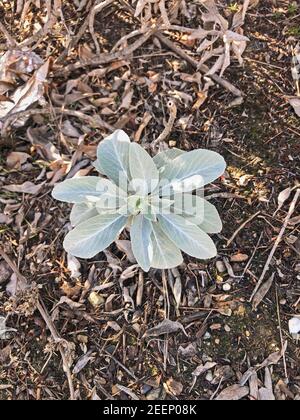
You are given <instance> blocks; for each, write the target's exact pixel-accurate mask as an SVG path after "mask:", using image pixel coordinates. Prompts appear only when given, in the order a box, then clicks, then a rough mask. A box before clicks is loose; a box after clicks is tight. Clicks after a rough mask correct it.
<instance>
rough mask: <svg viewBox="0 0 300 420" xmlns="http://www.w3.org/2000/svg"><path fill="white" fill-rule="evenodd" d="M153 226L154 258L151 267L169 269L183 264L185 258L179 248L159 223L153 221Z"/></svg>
mask: <svg viewBox="0 0 300 420" xmlns="http://www.w3.org/2000/svg"><path fill="white" fill-rule="evenodd" d="M152 227H153V231H152V235H151V240H152V243H153V259H152V262H151V267H153V268H157V269H161V270H167V269H170V268H175V267H178V266H179V265H181V264H182V262H183V258H182V254H181V252H180V250H179V248H178V247H177V246H176V245H175V244H174V243H173V242H172V241H170V239H169V238H168V237H167V235H166V234H165V233H164V232H163V231H162V229H161V228H160V226H159V224H158V223H153V224H152Z"/></svg>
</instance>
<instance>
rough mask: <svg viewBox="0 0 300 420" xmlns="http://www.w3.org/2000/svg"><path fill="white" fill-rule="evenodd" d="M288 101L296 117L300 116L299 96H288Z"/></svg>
mask: <svg viewBox="0 0 300 420" xmlns="http://www.w3.org/2000/svg"><path fill="white" fill-rule="evenodd" d="M289 103H290V104H291V105H292V107H293V108H294V111H295V112H296V114H297V115H298V117H300V98H298V97H296V98H290V99H289Z"/></svg>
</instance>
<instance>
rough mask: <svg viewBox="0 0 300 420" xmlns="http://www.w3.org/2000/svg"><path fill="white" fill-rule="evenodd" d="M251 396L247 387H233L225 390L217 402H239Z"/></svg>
mask: <svg viewBox="0 0 300 420" xmlns="http://www.w3.org/2000/svg"><path fill="white" fill-rule="evenodd" d="M247 395H249V388H248V387H247V386H240V385H232V386H229V387H228V388H226V389H224V390H223V391H222V392H221V393H220V394H219V395H218V396H217V398H216V400H217V401H239V400H241V399H242V398H245V397H247Z"/></svg>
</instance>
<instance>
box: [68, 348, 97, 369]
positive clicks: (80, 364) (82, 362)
mask: <svg viewBox="0 0 300 420" xmlns="http://www.w3.org/2000/svg"><path fill="white" fill-rule="evenodd" d="M93 359H94V356H92V351H91V350H90V351H88V352H87V353H86V354H84V355H83V356H81V357H80V358H79V359H78V360H77V362H76V364H75V366H74V368H73V374H74V375H77V374H78V373H79V372H81V371H82V369H84V368H85V367H86V365H87V364H88V363H89V362H90V361H91V360H93Z"/></svg>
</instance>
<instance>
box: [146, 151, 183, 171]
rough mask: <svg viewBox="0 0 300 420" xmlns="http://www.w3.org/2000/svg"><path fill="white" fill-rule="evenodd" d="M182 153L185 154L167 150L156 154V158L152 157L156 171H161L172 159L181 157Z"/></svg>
mask: <svg viewBox="0 0 300 420" xmlns="http://www.w3.org/2000/svg"><path fill="white" fill-rule="evenodd" d="M184 153H186V152H184V151H183V150H180V149H176V148H174V149H168V150H165V151H164V152H160V153H158V154H157V155H156V156H154V158H153V160H154V163H155V165H156V167H157V169H162V168H163V167H164V166H166V165H167V164H168V163H170V162H172V161H173V160H174V159H176V158H177V157H178V156H181V155H183V154H184Z"/></svg>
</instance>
